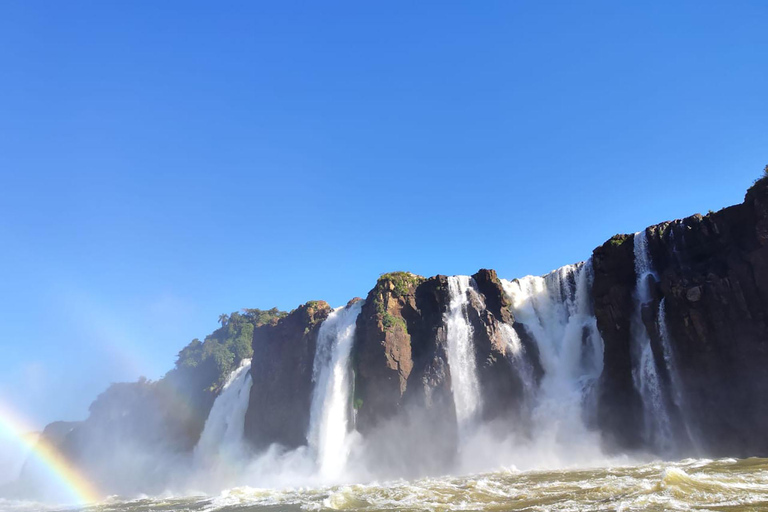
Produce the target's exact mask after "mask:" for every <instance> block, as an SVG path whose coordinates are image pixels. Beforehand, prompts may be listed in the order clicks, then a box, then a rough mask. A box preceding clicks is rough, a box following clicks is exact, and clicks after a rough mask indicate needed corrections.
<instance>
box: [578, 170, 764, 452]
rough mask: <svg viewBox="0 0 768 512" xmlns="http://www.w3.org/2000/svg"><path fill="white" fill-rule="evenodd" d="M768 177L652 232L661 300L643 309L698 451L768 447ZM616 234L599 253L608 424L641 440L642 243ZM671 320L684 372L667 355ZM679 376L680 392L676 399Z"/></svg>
mask: <svg viewBox="0 0 768 512" xmlns="http://www.w3.org/2000/svg"><path fill="white" fill-rule="evenodd" d="M766 181H767V180H761V181H760V182H758V183H757V184H756V185H755V186H754V187H753V188H752V189H750V191H749V192H748V193H747V196H746V199H745V201H744V203H743V204H740V205H737V206H733V207H730V208H726V209H724V210H721V211H720V212H717V213H711V214H709V215H707V216H706V217H702V216H701V215H694V216H692V217H688V218H686V219H683V220H680V221H675V222H671V223H663V224H659V225H656V226H652V227H650V228H648V229H647V230H646V232H645V234H646V236H647V239H648V249H649V253H650V256H651V261H652V264H653V267H654V269H655V271H656V274H657V275H658V279H653V278H651V279H652V282H651V290H652V302H651V303H650V304H648V305H647V307H645V308H643V312H642V313H643V322H644V324H645V325H646V327H649V328H648V332H649V334H650V337H651V343H652V348H653V352H654V358H655V360H656V361H657V366H658V367H659V368H660V369H661V371H662V375H661V377H662V380H663V382H664V384H665V390H666V392H667V402H668V403H670V404H672V408H673V418H672V419H673V421H677V422H683V421H685V422H686V423H687V425H689V429H690V433H689V437H690V438H691V439H690V443H691V445H692V447H693V449H694V450H696V449H698V451H700V452H703V453H707V454H711V455H715V456H717V455H730V456H739V455H741V456H747V455H765V454H768V438H766V436H765V432H766V431H768V402H767V401H766V400H765V399H764V397H765V396H766V393H768V229H767V228H768V183H766ZM614 240H616V241H614V242H608V243H606V245H604V246H602V247H600V248H598V249H596V250H595V252H594V256H593V261H594V267H595V274H596V275H595V285H594V300H595V309H596V315H597V319H598V324H599V327H600V331H601V333H602V335H603V338H604V341H605V369H604V372H603V379H602V386H601V401H600V407H601V410H602V411H603V412H604V413H603V414H601V416H600V422H601V426H602V427H603V429H604V432H605V433H607V434H608V435H609V436H610V437H611V438H613V439H615V440H618V442H619V444H620V445H622V446H636V445H637V442H638V437H639V436H638V431H637V428H636V427H635V428H633V425H639V424H640V423H639V422H637V419H638V418H639V417H640V416H641V415H642V407H641V406H640V404H639V400H638V397H637V393H636V392H635V391H634V388H633V387H632V373H631V365H630V364H629V361H630V351H631V344H630V336H629V323H630V320H629V319H630V317H631V314H632V308H633V307H634V302H633V296H632V293H633V289H634V283H635V280H636V276H635V270H634V256H633V250H632V249H633V240H632V239H631V238H627V239H614ZM617 241H618V242H622V243H618V242H617ZM662 301H663V303H662ZM660 308H663V316H664V318H660V316H661V313H660V311H661V310H660ZM663 327H666V330H667V337H668V342H669V345H670V346H671V349H672V354H671V356H672V365H673V366H672V368H673V371H674V372H676V374H677V375H671V374H670V371H669V367H670V365H669V363H668V362H667V361H666V360H665V358H664V354H663V346H662V343H663V340H662V339H661V337H662V335H663V334H662V332H660V331H661V329H662V328H663ZM675 378H677V385H678V387H679V388H680V389H679V392H677V395H676V396H670V395H671V394H672V393H674V390H673V391H669V390H670V389H672V388H673V387H674V384H675V382H674V380H675Z"/></svg>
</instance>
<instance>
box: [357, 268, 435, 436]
mask: <svg viewBox="0 0 768 512" xmlns="http://www.w3.org/2000/svg"><path fill="white" fill-rule="evenodd" d="M423 282H424V278H423V277H421V276H416V275H414V274H410V273H408V272H393V273H390V274H384V275H382V276H381V277H380V278H379V280H378V281H377V283H376V286H375V287H374V288H373V289H372V290H371V291H370V292H369V293H368V296H367V298H366V300H365V304H364V305H363V308H362V310H361V312H360V316H359V317H358V319H357V329H356V340H355V346H354V351H353V360H354V361H355V362H354V371H355V407H356V408H357V427H358V429H360V431H361V432H365V431H366V430H369V429H370V428H372V427H373V426H374V425H376V424H377V423H379V422H380V421H381V420H383V419H387V418H391V417H394V416H395V415H397V413H398V412H399V411H400V408H401V407H402V405H403V395H404V394H405V390H406V388H407V385H408V379H409V377H410V375H411V371H412V370H413V350H412V346H413V340H412V331H413V328H411V330H409V323H410V325H411V327H413V326H414V325H417V324H421V323H422V322H421V312H420V310H419V307H418V305H417V303H416V289H417V288H418V286H419V285H420V284H421V283H423Z"/></svg>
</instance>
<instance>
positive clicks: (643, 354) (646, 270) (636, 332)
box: [632, 231, 673, 453]
mask: <svg viewBox="0 0 768 512" xmlns="http://www.w3.org/2000/svg"><path fill="white" fill-rule="evenodd" d="M634 245H635V247H634V256H635V274H636V276H637V284H636V285H635V312H634V316H633V318H632V342H633V345H634V355H635V362H634V368H633V371H632V376H633V379H634V383H635V387H636V389H637V390H638V392H639V393H640V397H641V398H642V401H643V410H644V412H645V415H644V416H645V437H646V442H647V443H648V444H649V445H650V446H653V447H654V448H656V449H658V450H660V451H662V452H664V453H667V452H669V451H670V450H671V449H672V446H673V439H672V424H671V420H670V416H669V411H668V410H667V406H666V403H665V401H664V393H663V389H662V384H661V379H660V378H659V372H658V369H657V368H656V361H655V359H654V356H653V348H652V346H651V338H650V336H649V334H648V330H647V329H646V327H645V324H644V322H643V307H644V306H646V305H647V304H650V303H651V301H652V297H651V288H650V283H649V279H655V278H656V275H655V273H654V271H653V267H652V265H651V259H650V253H649V252H648V237H647V235H646V233H645V231H641V232H638V233H635V236H634Z"/></svg>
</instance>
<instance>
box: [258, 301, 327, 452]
mask: <svg viewBox="0 0 768 512" xmlns="http://www.w3.org/2000/svg"><path fill="white" fill-rule="evenodd" d="M331 311H332V310H331V307H330V306H329V305H328V304H327V303H326V302H324V301H311V302H307V303H306V304H304V305H303V306H299V307H298V308H296V309H295V310H294V311H292V312H291V313H289V314H288V315H287V316H285V317H284V318H281V319H280V320H279V321H277V322H276V323H275V324H266V325H261V326H259V327H257V328H256V329H254V332H253V360H252V363H251V378H252V379H253V386H252V387H251V395H250V399H249V403H248V410H247V412H246V416H245V437H246V439H248V440H249V441H250V442H251V444H252V445H253V447H254V448H255V449H257V450H260V449H264V448H266V447H268V446H269V445H271V444H273V443H279V444H281V445H283V446H285V447H288V448H295V447H298V446H302V445H304V444H306V442H307V439H306V436H307V429H308V427H309V415H310V405H311V403H312V387H313V384H312V367H313V362H314V357H315V348H316V346H317V334H318V330H319V329H320V324H322V322H323V320H325V319H326V318H327V317H328V315H329V314H330V313H331Z"/></svg>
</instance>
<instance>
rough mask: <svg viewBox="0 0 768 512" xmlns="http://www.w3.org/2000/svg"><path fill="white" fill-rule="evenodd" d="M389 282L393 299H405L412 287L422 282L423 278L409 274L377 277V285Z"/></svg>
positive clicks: (390, 274)
mask: <svg viewBox="0 0 768 512" xmlns="http://www.w3.org/2000/svg"><path fill="white" fill-rule="evenodd" d="M387 281H389V282H391V283H392V285H393V288H394V296H395V297H405V296H406V295H408V292H409V291H410V290H411V288H412V287H413V286H416V285H418V284H420V283H421V282H423V281H424V278H423V277H421V276H417V275H416V274H411V273H410V272H390V273H388V274H382V275H381V276H380V277H379V283H384V282H387Z"/></svg>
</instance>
